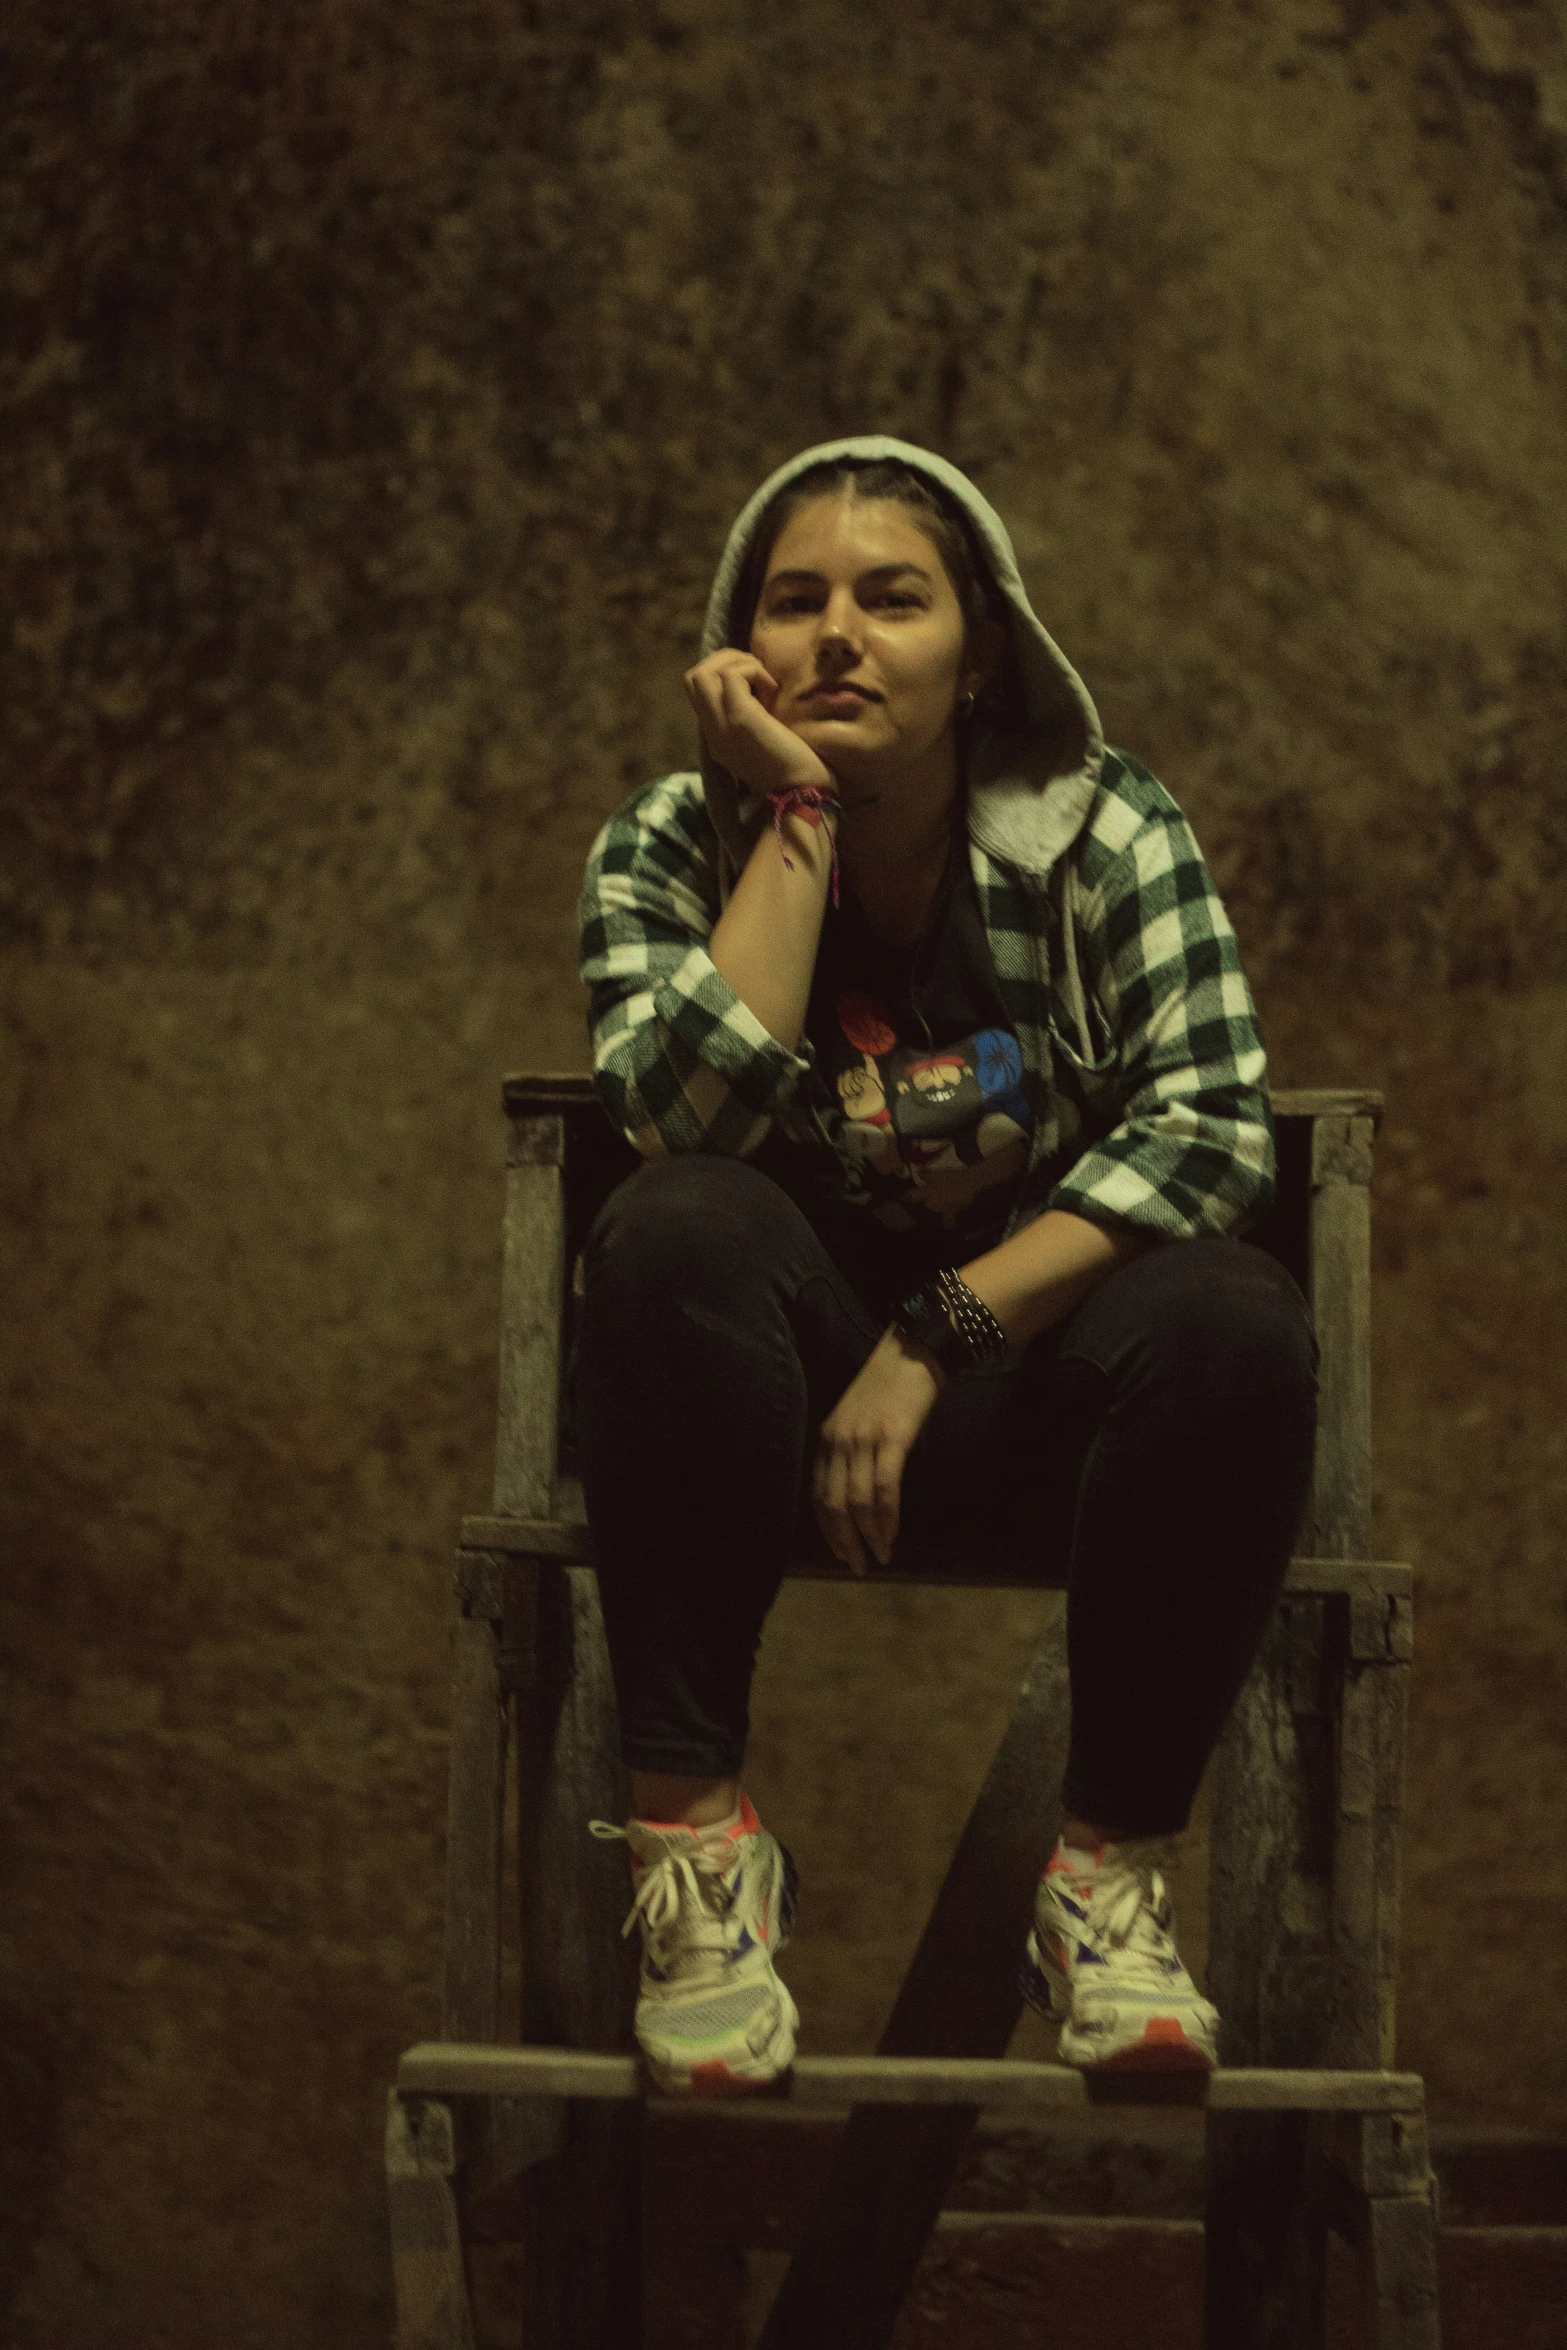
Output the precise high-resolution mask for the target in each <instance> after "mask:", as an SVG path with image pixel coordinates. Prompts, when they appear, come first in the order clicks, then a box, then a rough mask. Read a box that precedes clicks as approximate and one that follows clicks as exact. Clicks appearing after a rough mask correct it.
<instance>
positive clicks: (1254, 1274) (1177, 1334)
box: [1157, 1240, 1317, 1412]
mask: <svg viewBox="0 0 1567 2350" xmlns="http://www.w3.org/2000/svg"><path fill="white" fill-rule="evenodd" d="M1160 1255H1161V1256H1162V1257H1163V1258H1164V1259H1165V1263H1164V1265H1163V1266H1162V1268H1161V1270H1162V1271H1163V1273H1164V1274H1165V1279H1164V1281H1163V1283H1162V1285H1161V1287H1162V1297H1161V1306H1162V1311H1161V1312H1160V1313H1159V1315H1158V1317H1157V1328H1158V1332H1159V1337H1160V1340H1161V1341H1162V1343H1161V1346H1160V1352H1161V1354H1162V1355H1163V1358H1164V1362H1165V1366H1166V1368H1167V1369H1168V1370H1169V1371H1170V1372H1171V1373H1172V1375H1174V1376H1176V1377H1178V1378H1183V1379H1191V1378H1192V1377H1193V1376H1194V1375H1196V1376H1197V1377H1198V1378H1199V1379H1200V1383H1201V1385H1202V1386H1203V1387H1204V1388H1205V1389H1206V1390H1207V1391H1208V1393H1209V1394H1210V1395H1211V1394H1212V1393H1213V1391H1214V1390H1215V1389H1216V1388H1218V1389H1222V1390H1223V1391H1224V1392H1226V1393H1227V1394H1228V1395H1229V1396H1231V1397H1232V1398H1233V1399H1234V1400H1235V1401H1236V1402H1237V1403H1245V1402H1246V1401H1248V1400H1255V1401H1257V1402H1261V1401H1262V1400H1263V1399H1264V1398H1266V1399H1269V1400H1270V1401H1272V1402H1274V1403H1275V1404H1279V1403H1286V1404H1287V1403H1291V1402H1298V1403H1299V1405H1300V1406H1301V1407H1302V1408H1303V1409H1305V1410H1306V1411H1308V1412H1309V1411H1310V1410H1312V1409H1313V1408H1314V1403H1315V1396H1316V1381H1317V1342H1316V1338H1315V1335H1314V1334H1313V1331H1312V1327H1311V1319H1310V1316H1309V1314H1308V1313H1307V1310H1306V1303H1305V1300H1304V1298H1303V1297H1302V1296H1301V1294H1300V1291H1299V1290H1298V1289H1297V1287H1296V1286H1295V1283H1294V1282H1293V1281H1292V1280H1291V1279H1290V1276H1289V1274H1288V1273H1286V1271H1285V1270H1284V1267H1283V1266H1282V1265H1281V1264H1280V1263H1279V1262H1278V1260H1277V1258H1275V1257H1271V1256H1269V1255H1268V1253H1267V1251H1266V1250H1265V1249H1260V1248H1254V1247H1252V1246H1250V1245H1249V1244H1248V1243H1247V1242H1245V1241H1235V1240H1191V1241H1182V1242H1176V1243H1173V1244H1171V1245H1170V1246H1169V1247H1168V1248H1166V1249H1164V1250H1162V1251H1161V1252H1160Z"/></svg>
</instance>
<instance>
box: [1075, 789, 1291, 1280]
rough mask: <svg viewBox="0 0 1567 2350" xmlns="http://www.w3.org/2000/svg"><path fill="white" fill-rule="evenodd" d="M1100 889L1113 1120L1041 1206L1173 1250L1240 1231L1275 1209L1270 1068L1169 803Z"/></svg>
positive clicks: (1245, 990) (1209, 896) (1228, 945)
mask: <svg viewBox="0 0 1567 2350" xmlns="http://www.w3.org/2000/svg"><path fill="white" fill-rule="evenodd" d="M1099 888H1100V889H1101V890H1102V892H1103V919H1104V936H1105V947H1106V961H1105V965H1104V968H1103V971H1102V974H1101V976H1100V986H1099V994H1100V999H1101V1002H1102V1004H1103V1007H1104V1009H1105V1011H1106V1013H1107V1015H1108V1016H1109V1019H1110V1024H1111V1033H1112V1035H1113V1036H1114V1037H1115V1038H1116V1040H1117V1045H1118V1051H1117V1067H1118V1080H1117V1087H1116V1094H1117V1107H1118V1111H1119V1115H1118V1118H1117V1122H1116V1123H1115V1125H1114V1126H1112V1128H1111V1130H1110V1131H1109V1132H1108V1133H1107V1134H1105V1135H1104V1136H1103V1137H1102V1138H1101V1139H1100V1140H1098V1141H1096V1142H1095V1143H1094V1144H1093V1145H1092V1146H1091V1147H1090V1148H1089V1149H1088V1150H1086V1151H1085V1152H1084V1153H1083V1155H1082V1157H1081V1158H1079V1159H1078V1161H1077V1163H1076V1165H1075V1166H1074V1167H1073V1168H1072V1169H1071V1171H1070V1173H1069V1174H1068V1175H1066V1177H1065V1178H1064V1179H1063V1180H1062V1181H1061V1182H1060V1183H1058V1184H1057V1185H1056V1187H1055V1189H1054V1190H1053V1191H1052V1192H1051V1194H1050V1197H1049V1199H1048V1200H1047V1202H1046V1205H1047V1206H1049V1207H1053V1208H1067V1209H1070V1211H1071V1212H1072V1213H1073V1214H1074V1215H1078V1216H1084V1217H1086V1218H1088V1219H1089V1221H1091V1222H1096V1223H1105V1224H1131V1225H1135V1226H1138V1227H1141V1228H1142V1229H1144V1230H1149V1231H1153V1232H1157V1233H1161V1234H1164V1235H1165V1236H1167V1237H1169V1238H1183V1239H1185V1238H1193V1237H1196V1236H1198V1235H1200V1234H1205V1233H1208V1234H1213V1233H1226V1232H1232V1231H1236V1230H1238V1229H1240V1228H1242V1227H1243V1226H1244V1225H1245V1224H1246V1223H1248V1222H1250V1221H1251V1219H1252V1218H1253V1217H1255V1216H1257V1215H1258V1214H1260V1213H1261V1211H1262V1210H1263V1209H1264V1208H1265V1207H1266V1206H1267V1205H1268V1202H1269V1201H1270V1200H1271V1198H1272V1196H1273V1182H1274V1159H1273V1117H1272V1111H1271V1108H1270V1105H1269V1099H1268V1090H1267V1058H1266V1055H1265V1054H1264V1051H1263V1045H1262V1035H1261V1031H1260V1030H1259V1028H1258V1025H1257V1014H1256V1008H1255V1006H1254V1005H1253V1003H1252V998H1251V990H1250V989H1249V987H1248V986H1247V984H1246V975H1245V973H1244V972H1243V971H1242V969H1241V963H1240V951H1239V947H1238V945H1237V942H1236V938H1235V932H1234V930H1233V928H1232V927H1231V924H1230V919H1229V916H1228V915H1227V914H1226V912H1225V910H1224V906H1223V904H1222V902H1221V900H1220V898H1219V894H1218V891H1217V890H1216V889H1215V888H1214V885H1213V880H1212V877H1211V875H1210V874H1209V871H1208V868H1207V865H1206V863H1205V861H1204V859H1203V855H1202V851H1201V850H1200V849H1199V848H1198V846H1197V842H1196V840H1195V838H1194V837H1193V834H1192V831H1191V828H1190V826H1189V825H1188V824H1187V822H1186V820H1185V818H1184V817H1183V816H1182V815H1181V814H1180V811H1179V810H1178V809H1177V808H1176V807H1175V805H1174V803H1173V802H1169V801H1167V802H1166V804H1165V809H1164V810H1163V811H1161V812H1158V813H1156V814H1152V815H1150V816H1148V817H1147V818H1145V820H1144V821H1143V822H1142V823H1141V824H1140V825H1139V826H1138V828H1137V830H1136V831H1135V832H1134V834H1133V836H1132V838H1131V840H1130V841H1129V842H1128V843H1127V844H1126V846H1125V847H1124V848H1122V849H1121V850H1120V851H1119V853H1118V854H1116V855H1115V856H1114V857H1113V859H1112V860H1111V862H1110V864H1109V865H1108V867H1107V869H1106V871H1105V873H1104V874H1103V876H1102V878H1101V880H1100V883H1099Z"/></svg>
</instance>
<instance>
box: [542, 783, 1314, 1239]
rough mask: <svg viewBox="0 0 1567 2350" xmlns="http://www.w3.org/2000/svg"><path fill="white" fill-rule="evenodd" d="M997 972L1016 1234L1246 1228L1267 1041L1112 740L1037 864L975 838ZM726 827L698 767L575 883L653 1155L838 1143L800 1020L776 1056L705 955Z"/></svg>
mask: <svg viewBox="0 0 1567 2350" xmlns="http://www.w3.org/2000/svg"><path fill="white" fill-rule="evenodd" d="M970 856H971V860H972V864H973V870H974V880H975V885H976V888H977V890H978V893H979V905H980V911H981V914H982V916H983V919H984V923H985V928H986V931H987V933H988V935H989V940H990V951H991V956H992V959H993V961H994V964H995V971H996V980H997V984H998V986H999V988H1000V991H1001V997H1002V1001H1003V1002H1004V1004H1005V1005H1006V1009H1007V1014H1008V1017H1009V1019H1010V1021H1011V1023H1012V1026H1013V1028H1014V1029H1015V1030H1016V1033H1017V1038H1018V1044H1019V1046H1020V1048H1021V1051H1022V1055H1023V1067H1024V1078H1023V1082H1024V1085H1025V1087H1026V1089H1027V1091H1028V1095H1029V1099H1030V1101H1031V1103H1032V1106H1033V1112H1034V1137H1033V1145H1032V1150H1031V1153H1030V1157H1029V1164H1028V1168H1027V1171H1026V1173H1025V1175H1024V1178H1023V1182H1022V1185H1021V1188H1020V1192H1019V1196H1018V1200H1017V1203H1016V1206H1015V1208H1014V1211H1013V1215H1012V1221H1011V1224H1010V1226H1009V1230H1012V1231H1016V1230H1017V1229H1019V1228H1020V1227H1021V1226H1022V1225H1025V1224H1028V1223H1031V1222H1032V1220H1033V1219H1034V1217H1036V1216H1037V1215H1039V1214H1040V1213H1041V1212H1042V1211H1043V1210H1044V1209H1046V1208H1066V1209H1069V1210H1070V1211H1071V1212H1072V1213H1073V1214H1074V1215H1078V1216H1084V1217H1087V1218H1088V1219H1089V1220H1090V1221H1091V1222H1094V1223H1102V1224H1131V1225H1136V1226H1139V1227H1141V1228H1143V1229H1144V1230H1149V1231H1153V1232H1158V1233H1161V1234H1164V1235H1166V1236H1167V1237H1171V1238H1177V1237H1180V1238H1184V1237H1188V1236H1192V1235H1195V1234H1200V1233H1224V1232H1232V1231H1235V1230H1237V1229H1239V1228H1241V1227H1242V1226H1244V1224H1245V1223H1246V1222H1248V1221H1249V1220H1250V1219H1251V1218H1252V1217H1254V1216H1255V1215H1257V1214H1258V1213H1259V1211H1260V1210H1261V1209H1263V1208H1264V1207H1266V1205H1267V1203H1268V1201H1269V1199H1270V1198H1271V1197H1272V1192H1273V1123H1272V1117H1271V1114H1270V1110H1269V1104H1268V1092H1267V1085H1266V1060H1265V1057H1264V1054H1263V1048H1262V1038H1261V1035H1260V1033H1259V1031H1258V1027H1257V1015H1256V1011H1255V1008H1254V1006H1253V1004H1252V1000H1251V992H1250V990H1249V988H1248V987H1247V984H1246V979H1245V975H1244V973H1243V972H1242V970H1241V966H1240V957H1239V953H1238V950H1237V947H1236V941H1235V933H1234V931H1233V930H1232V928H1231V927H1230V921H1229V917H1228V915H1227V914H1226V913H1225V911H1224V907H1223V905H1222V904H1221V903H1220V900H1219V896H1218V893H1217V891H1216V890H1215V888H1214V886H1213V881H1212V878H1211V876H1210V874H1209V872H1208V868H1207V866H1206V864H1205V863H1204V862H1203V857H1202V852H1201V850H1200V849H1199V848H1198V846H1197V843H1196V840H1195V839H1194V838H1193V835H1192V832H1191V828H1190V826H1189V825H1188V824H1187V822H1186V819H1185V818H1184V816H1183V815H1182V814H1181V811H1180V809H1179V808H1178V807H1177V806H1176V804H1175V802H1174V801H1173V800H1172V799H1171V798H1170V796H1169V794H1168V793H1167V792H1166V791H1165V790H1164V789H1163V787H1162V786H1161V785H1160V784H1159V783H1158V782H1157V781H1156V780H1155V778H1154V777H1153V776H1152V775H1150V774H1149V772H1148V770H1147V769H1146V768H1145V767H1142V766H1139V765H1138V763H1137V762H1136V761H1135V760H1134V759H1129V758H1127V757H1126V756H1125V754H1124V753H1118V752H1115V751H1107V752H1106V754H1105V759H1104V766H1103V770H1102V772H1101V776H1100V779H1099V784H1098V788H1097V790H1096V792H1095V795H1094V799H1093V803H1092V805H1091V807H1090V809H1089V813H1088V816H1087V819H1086V821H1085V822H1084V824H1083V826H1082V828H1081V830H1080V831H1079V833H1078V835H1077V837H1076V839H1075V840H1074V841H1073V843H1072V844H1071V846H1070V847H1069V848H1068V850H1067V851H1066V853H1065V854H1064V855H1063V856H1062V857H1060V858H1058V859H1057V861H1056V863H1055V864H1054V865H1053V866H1052V867H1051V869H1050V871H1049V872H1048V873H1046V874H1033V873H1028V872H1026V871H1024V870H1023V869H1022V868H1021V867H1018V866H1015V865H1009V864H1003V863H1001V862H1000V861H998V860H997V859H996V858H995V857H993V856H991V855H990V854H988V853H987V852H986V851H985V850H984V849H982V848H981V847H979V845H978V844H977V843H975V842H974V841H973V840H972V839H971V841H970ZM718 875H719V847H718V836H717V834H716V832H715V830H714V827H713V823H712V819H711V818H710V816H709V815H708V812H707V807H706V804H705V802H704V799H703V795H702V784H701V779H700V777H699V776H697V775H695V774H680V775H669V776H665V777H664V778H663V780H662V781H661V782H658V783H654V784H651V785H649V786H648V788H647V789H646V790H645V791H642V792H639V793H638V794H637V795H636V797H635V798H633V799H630V800H628V801H627V802H626V804H625V806H624V807H622V808H620V809H618V810H617V811H616V813H615V814H614V815H613V816H611V818H610V819H609V822H608V823H607V824H606V825H605V827H604V829H603V831H602V832H601V833H600V834H599V836H598V839H597V840H596V841H595V843H594V845H593V849H592V853H591V855H590V857H589V860H588V868H587V874H586V877H585V879H584V882H583V891H582V903H581V915H582V975H583V979H584V981H585V982H586V985H587V988H588V997H589V1024H590V1027H591V1030H592V1036H593V1063H594V1079H595V1083H596V1086H597V1089H598V1092H599V1095H600V1098H601V1099H602V1101H603V1103H604V1106H605V1108H606V1109H607V1110H608V1112H609V1115H610V1117H611V1118H612V1119H613V1120H614V1122H615V1124H616V1125H617V1126H618V1127H619V1128H620V1129H621V1131H622V1132H623V1133H624V1134H626V1135H627V1136H628V1137H629V1139H630V1140H631V1142H632V1143H634V1144H635V1146H636V1148H637V1149H638V1150H639V1151H640V1152H641V1153H642V1154H643V1156H644V1157H646V1158H654V1157H661V1156H663V1155H664V1154H665V1153H666V1152H674V1151H717V1152H720V1153H722V1154H725V1155H728V1156H731V1157H744V1156H745V1155H746V1154H747V1153H748V1152H750V1151H753V1150H755V1149H756V1148H757V1146H758V1145H759V1144H760V1143H761V1141H762V1140H763V1138H764V1137H765V1136H766V1135H767V1134H768V1133H769V1131H770V1130H771V1129H772V1128H774V1127H775V1126H776V1127H778V1128H780V1129H781V1130H782V1131H783V1132H784V1133H785V1134H787V1135H789V1136H790V1137H791V1138H792V1139H794V1140H795V1141H796V1142H798V1143H802V1144H805V1145H807V1146H809V1147H815V1148H818V1149H823V1150H826V1149H830V1148H831V1136H832V1131H833V1126H834V1122H835V1121H836V1119H837V1117H838V1116H839V1115H840V1113H839V1112H838V1110H837V1107H836V1104H835V1102H834V1100H833V1097H832V1096H831V1094H830V1093H829V1091H828V1089H827V1087H826V1085H825V1083H824V1081H823V1080H822V1078H821V1077H820V1076H819V1074H818V1073H817V1071H816V1069H815V1067H814V1063H813V1057H812V1052H811V1046H810V1040H809V1038H802V1039H801V1042H800V1049H799V1051H798V1052H789V1051H787V1050H786V1049H785V1047H784V1046H783V1045H781V1044H779V1043H778V1041H777V1039H776V1038H774V1037H772V1036H770V1035H769V1034H768V1032H767V1030H766V1029H765V1028H764V1027H763V1026H762V1024H761V1022H760V1021H759V1020H757V1019H756V1018H755V1017H754V1015H753V1014H752V1013H751V1012H749V1011H748V1010H747V1009H746V1007H745V1005H744V1004H743V1003H741V1001H740V999H739V998H738V996H737V995H736V994H735V992H734V990H733V988H732V987H730V985H729V984H728V982H727V980H725V979H723V978H722V977H721V976H720V974H719V972H718V970H717V968H716V967H715V965H714V963H713V961H712V958H711V957H710V955H709V954H708V951H707V947H708V940H709V938H710V937H711V935H712V930H713V926H714V924H715V923H716V922H717V920H718V916H719V913H720V910H721V908H720V898H719V878H718Z"/></svg>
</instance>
